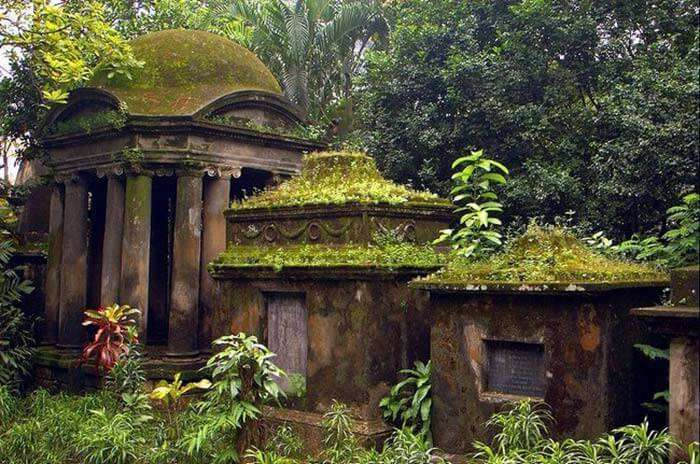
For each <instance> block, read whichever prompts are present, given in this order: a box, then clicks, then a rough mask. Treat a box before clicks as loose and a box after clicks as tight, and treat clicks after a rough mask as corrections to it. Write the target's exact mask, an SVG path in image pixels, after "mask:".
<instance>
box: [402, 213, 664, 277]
mask: <svg viewBox="0 0 700 464" xmlns="http://www.w3.org/2000/svg"><path fill="white" fill-rule="evenodd" d="M667 280H668V276H667V274H666V273H665V272H663V271H661V270H659V269H657V268H655V267H652V266H649V265H644V264H639V263H633V262H629V261H623V260H619V259H614V258H610V257H607V256H603V255H602V254H600V253H598V252H596V251H594V250H592V249H590V248H588V247H586V246H585V245H584V244H583V243H581V242H580V241H579V240H578V239H577V238H576V237H575V236H574V235H573V234H571V233H570V232H569V231H567V230H565V229H562V228H547V229H545V228H541V227H539V226H535V225H531V226H530V227H529V228H528V230H527V231H526V232H525V233H524V234H523V235H522V236H520V237H518V238H517V239H515V240H514V241H513V242H512V243H510V244H509V245H507V247H506V249H505V250H504V252H503V253H501V254H498V255H495V256H490V257H488V258H485V259H482V260H479V261H473V260H468V259H465V258H454V259H451V260H450V262H449V263H448V264H447V266H445V267H444V268H443V269H441V270H440V271H438V272H436V273H434V274H432V275H430V276H427V277H425V278H421V279H418V280H416V281H415V282H416V284H417V285H418V286H420V285H424V284H428V285H432V284H435V285H446V286H455V287H464V288H474V289H481V290H484V289H488V286H489V284H506V285H508V284H531V285H532V287H529V286H528V285H525V286H523V287H521V288H522V289H523V290H528V289H537V288H536V287H535V286H537V285H538V284H564V286H566V284H616V283H617V284H619V283H633V282H658V283H663V282H666V281H667ZM570 288H571V289H576V290H582V289H584V288H583V287H570ZM540 289H546V286H544V287H541V288H540Z"/></svg>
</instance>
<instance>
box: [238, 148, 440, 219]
mask: <svg viewBox="0 0 700 464" xmlns="http://www.w3.org/2000/svg"><path fill="white" fill-rule="evenodd" d="M349 203H359V204H395V205H398V204H427V205H446V206H449V205H450V202H449V201H448V200H445V199H442V198H440V197H438V196H437V195H434V194H432V193H430V192H419V191H416V190H412V189H410V188H408V187H405V186H403V185H398V184H395V183H393V182H391V181H389V180H387V179H385V178H384V177H382V175H381V173H380V172H379V170H378V169H377V165H376V163H375V161H374V159H373V158H372V157H370V156H368V155H366V154H364V153H359V152H339V151H331V152H317V153H312V154H310V155H307V156H305V157H304V160H303V164H302V171H301V175H300V176H298V177H294V178H293V179H291V180H289V181H287V182H285V183H283V184H281V185H280V186H279V187H277V188H275V189H273V190H268V191H265V192H262V193H261V194H260V195H257V196H254V197H251V198H249V199H247V200H245V201H243V202H240V203H234V204H233V208H234V209H256V208H278V207H286V206H310V205H342V204H349Z"/></svg>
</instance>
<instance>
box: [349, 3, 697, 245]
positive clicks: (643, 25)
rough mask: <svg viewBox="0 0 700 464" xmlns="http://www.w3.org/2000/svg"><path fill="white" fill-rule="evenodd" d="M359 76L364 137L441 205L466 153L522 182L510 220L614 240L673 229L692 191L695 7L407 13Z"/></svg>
mask: <svg viewBox="0 0 700 464" xmlns="http://www.w3.org/2000/svg"><path fill="white" fill-rule="evenodd" d="M392 9H393V11H392V13H391V16H393V17H395V18H397V19H396V23H395V25H394V26H393V29H392V32H391V35H390V39H389V45H388V47H387V50H386V51H377V52H373V53H370V54H369V58H368V64H367V69H366V73H365V74H364V75H363V76H362V77H361V80H360V88H361V89H362V92H361V94H362V104H361V106H362V111H361V116H360V117H359V120H361V121H362V123H363V124H364V130H365V131H364V132H363V133H362V137H361V140H363V141H364V143H366V145H367V148H368V149H369V150H370V151H371V152H372V153H373V154H374V156H375V157H377V159H378V161H379V163H380V166H381V167H382V168H383V169H384V170H385V172H386V173H387V174H388V175H389V176H391V177H393V178H394V179H397V180H400V181H404V182H407V181H408V182H412V183H414V184H419V185H420V186H425V187H429V188H431V189H434V190H436V191H439V192H443V193H444V192H446V190H447V189H448V185H447V180H448V179H449V175H450V169H449V168H450V163H451V162H452V161H453V160H454V159H455V158H457V157H458V156H460V154H461V153H462V152H463V149H464V148H465V147H467V148H474V149H475V148H484V149H485V150H486V151H487V152H488V153H490V155H491V156H492V157H494V158H495V159H498V160H499V161H501V162H503V163H504V164H506V165H507V166H508V167H509V168H511V169H512V177H511V181H510V182H509V184H508V186H507V187H506V190H505V192H504V195H503V196H502V198H503V199H504V200H505V201H504V203H505V207H506V215H507V216H508V217H509V219H510V221H511V223H512V222H513V221H515V222H516V223H517V222H524V221H525V218H527V217H543V218H544V219H545V220H548V221H552V220H554V218H555V217H556V216H559V215H564V213H566V212H567V211H569V210H574V211H575V215H574V218H575V220H576V221H577V222H579V223H581V224H582V225H583V226H584V228H590V229H596V230H597V229H605V230H607V231H611V233H612V235H613V236H615V237H620V236H625V235H628V234H630V233H632V232H635V231H639V230H648V229H652V228H655V227H658V226H660V225H661V224H663V218H664V212H665V210H666V208H668V207H669V206H671V205H672V204H675V203H677V202H678V198H679V196H680V194H682V193H684V192H687V191H688V190H692V189H693V188H694V186H695V184H696V183H697V156H698V137H697V136H698V133H697V128H698V113H697V108H698V101H699V100H698V95H699V94H698V82H697V75H698V28H697V19H698V10H697V8H696V6H695V5H693V4H692V3H691V2H686V1H663V0H657V1H652V2H645V1H641V0H640V1H632V2H581V1H564V0H523V1H518V2H516V1H504V2H491V1H486V0H483V1H482V0H477V1H472V2H458V1H453V0H436V1H426V0H407V1H405V2H398V3H394V4H392Z"/></svg>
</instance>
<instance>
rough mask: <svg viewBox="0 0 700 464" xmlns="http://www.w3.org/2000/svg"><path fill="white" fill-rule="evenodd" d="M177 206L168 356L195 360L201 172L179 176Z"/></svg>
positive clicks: (200, 228) (200, 221) (200, 223)
mask: <svg viewBox="0 0 700 464" xmlns="http://www.w3.org/2000/svg"><path fill="white" fill-rule="evenodd" d="M176 203H177V204H176V207H175V234H174V241H173V260H172V269H173V271H172V276H171V282H172V283H171V285H172V287H171V293H170V315H169V319H168V321H169V323H168V355H169V356H172V357H191V356H194V355H196V354H197V353H198V346H197V330H198V329H197V319H198V313H199V311H198V306H199V279H200V275H199V269H200V259H201V257H200V249H201V235H202V174H201V173H200V172H197V173H194V172H182V173H179V174H178V178H177V202H176Z"/></svg>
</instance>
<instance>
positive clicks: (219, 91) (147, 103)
mask: <svg viewBox="0 0 700 464" xmlns="http://www.w3.org/2000/svg"><path fill="white" fill-rule="evenodd" d="M130 44H131V48H132V49H133V52H134V56H135V57H136V58H137V59H138V60H141V61H143V68H140V69H137V70H134V72H133V73H132V74H133V76H132V79H129V78H127V77H126V76H122V75H114V76H111V77H110V76H109V75H108V74H107V73H106V72H105V71H99V72H98V73H97V74H96V75H95V77H93V79H92V80H91V81H90V82H89V83H88V86H89V87H97V88H101V89H104V90H106V91H108V92H109V93H111V94H113V95H114V96H115V97H117V98H118V99H119V100H120V101H121V102H122V103H124V104H126V107H127V110H128V112H129V114H142V115H150V116H167V115H189V114H193V113H195V112H196V111H197V110H199V109H200V108H202V107H203V106H205V105H206V104H208V103H210V102H212V101H214V100H216V99H218V98H219V97H223V96H226V95H229V94H231V93H234V92H236V91H240V90H261V91H265V92H271V93H274V94H278V95H279V94H281V93H282V91H281V88H280V86H279V83H278V82H277V80H276V79H275V77H274V76H273V75H272V73H271V72H270V70H269V69H268V68H267V67H266V66H265V65H264V64H263V62H262V61H260V59H259V58H258V57H257V56H256V55H255V54H254V53H252V52H251V51H249V50H247V49H246V48H244V47H242V46H240V45H238V44H236V43H234V42H232V41H230V40H229V39H227V38H225V37H222V36H219V35H216V34H212V33H210V32H205V31H195V30H184V29H171V30H165V31H159V32H153V33H150V34H146V35H143V36H140V37H137V38H136V39H134V40H132V41H131V43H130Z"/></svg>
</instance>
